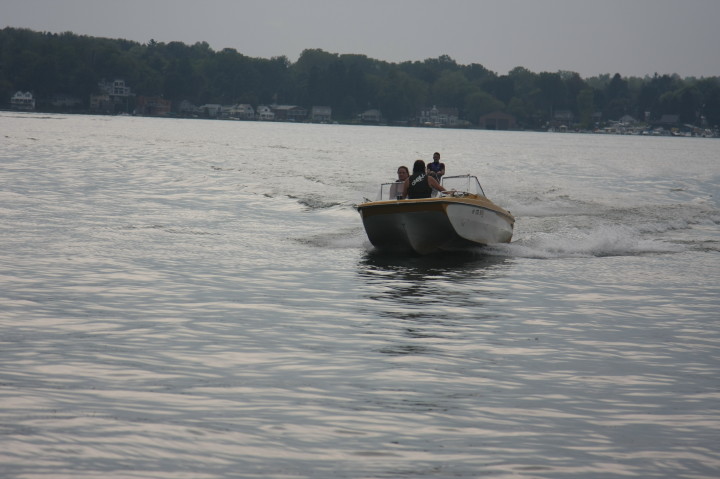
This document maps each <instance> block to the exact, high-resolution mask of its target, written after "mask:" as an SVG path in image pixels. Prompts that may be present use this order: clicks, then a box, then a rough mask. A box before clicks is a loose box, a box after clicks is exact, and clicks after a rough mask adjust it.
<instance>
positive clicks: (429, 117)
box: [420, 105, 459, 128]
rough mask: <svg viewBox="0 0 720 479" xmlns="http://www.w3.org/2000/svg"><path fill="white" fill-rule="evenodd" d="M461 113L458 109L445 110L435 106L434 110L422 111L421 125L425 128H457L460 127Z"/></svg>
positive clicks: (426, 109)
mask: <svg viewBox="0 0 720 479" xmlns="http://www.w3.org/2000/svg"><path fill="white" fill-rule="evenodd" d="M458 121H459V112H458V109H457V108H445V107H440V108H438V107H437V106H435V105H433V107H432V108H425V109H423V110H420V124H421V125H423V126H439V127H451V128H452V127H455V126H458Z"/></svg>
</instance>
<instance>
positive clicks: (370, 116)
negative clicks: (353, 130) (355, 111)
mask: <svg viewBox="0 0 720 479" xmlns="http://www.w3.org/2000/svg"><path fill="white" fill-rule="evenodd" d="M360 120H362V121H365V122H368V123H380V122H381V121H382V113H381V112H380V110H366V111H364V112H362V113H360Z"/></svg>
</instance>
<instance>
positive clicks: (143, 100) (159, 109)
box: [135, 96, 172, 116]
mask: <svg viewBox="0 0 720 479" xmlns="http://www.w3.org/2000/svg"><path fill="white" fill-rule="evenodd" d="M171 111H172V102H171V101H170V100H166V99H164V98H161V97H157V96H138V99H137V105H136V107H135V113H137V114H139V115H145V116H167V115H169V114H170V113H171Z"/></svg>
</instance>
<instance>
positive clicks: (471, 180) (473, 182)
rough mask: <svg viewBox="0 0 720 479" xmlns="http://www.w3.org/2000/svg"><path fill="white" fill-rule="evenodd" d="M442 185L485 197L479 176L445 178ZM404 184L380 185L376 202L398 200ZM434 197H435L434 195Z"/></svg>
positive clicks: (447, 188) (460, 191)
mask: <svg viewBox="0 0 720 479" xmlns="http://www.w3.org/2000/svg"><path fill="white" fill-rule="evenodd" d="M442 185H443V187H445V189H446V190H454V191H457V192H458V193H469V194H471V195H479V196H485V192H484V191H483V189H482V186H480V182H479V181H478V179H477V176H473V175H458V176H443V178H442ZM402 191H403V184H402V183H383V184H381V185H380V191H379V192H378V196H377V198H376V199H375V201H389V200H396V199H398V195H402ZM433 196H434V195H433Z"/></svg>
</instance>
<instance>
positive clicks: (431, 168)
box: [427, 151, 445, 183]
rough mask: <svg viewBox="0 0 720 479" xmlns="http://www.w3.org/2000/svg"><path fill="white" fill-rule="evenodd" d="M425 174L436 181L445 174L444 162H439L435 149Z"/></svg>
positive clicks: (438, 154) (438, 155)
mask: <svg viewBox="0 0 720 479" xmlns="http://www.w3.org/2000/svg"><path fill="white" fill-rule="evenodd" d="M427 174H428V175H430V176H432V177H434V178H435V179H436V180H438V183H439V182H440V179H441V178H442V177H443V175H444V174H445V163H440V153H438V152H437V151H436V152H435V153H433V161H432V163H428V165H427Z"/></svg>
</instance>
